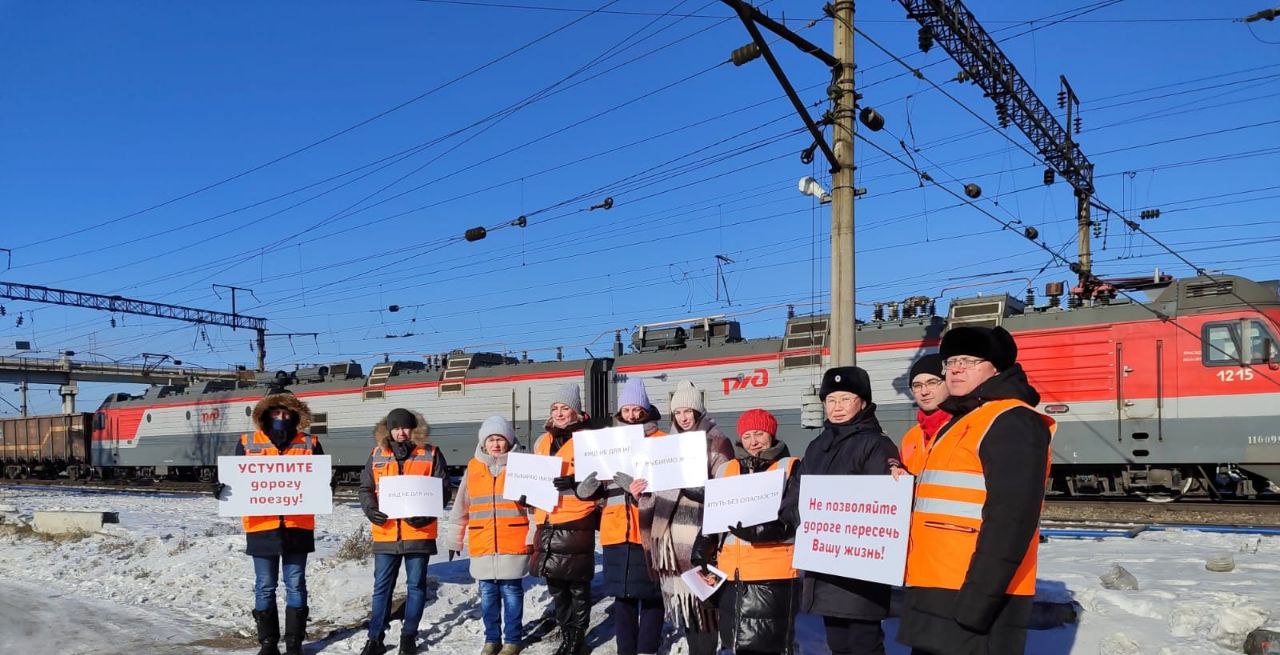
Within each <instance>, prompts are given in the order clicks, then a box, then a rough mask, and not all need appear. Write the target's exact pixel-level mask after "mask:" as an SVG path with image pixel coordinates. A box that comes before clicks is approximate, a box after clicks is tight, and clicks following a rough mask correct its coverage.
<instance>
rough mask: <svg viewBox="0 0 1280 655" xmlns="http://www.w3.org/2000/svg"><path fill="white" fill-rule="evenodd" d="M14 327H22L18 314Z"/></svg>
mask: <svg viewBox="0 0 1280 655" xmlns="http://www.w3.org/2000/svg"><path fill="white" fill-rule="evenodd" d="M14 327H22V314H18V322H17V323H14Z"/></svg>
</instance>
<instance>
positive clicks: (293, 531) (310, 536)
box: [236, 436, 324, 557]
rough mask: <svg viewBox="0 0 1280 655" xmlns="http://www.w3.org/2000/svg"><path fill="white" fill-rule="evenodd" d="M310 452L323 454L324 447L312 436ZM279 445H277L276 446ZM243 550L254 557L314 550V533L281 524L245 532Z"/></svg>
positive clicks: (238, 449) (238, 446)
mask: <svg viewBox="0 0 1280 655" xmlns="http://www.w3.org/2000/svg"><path fill="white" fill-rule="evenodd" d="M312 439H313V441H312V445H311V454H312V455H323V454H324V448H321V447H320V440H319V439H316V438H315V437H314V436H313V437H312ZM277 447H279V446H277ZM236 456H237V457H243V456H244V444H239V443H238V444H236ZM244 541H245V548H244V552H245V553H246V554H248V555H252V556H254V557H279V556H281V555H284V554H286V553H288V554H296V553H314V552H316V533H315V531H314V530H303V529H302V528H286V527H284V526H281V527H279V528H276V529H275V530H263V531H261V532H246V533H245V536H244Z"/></svg>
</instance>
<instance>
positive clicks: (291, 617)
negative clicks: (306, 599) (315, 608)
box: [284, 607, 311, 655]
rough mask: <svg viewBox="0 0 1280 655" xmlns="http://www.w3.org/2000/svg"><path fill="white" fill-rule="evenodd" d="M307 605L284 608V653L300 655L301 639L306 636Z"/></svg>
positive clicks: (308, 609)
mask: <svg viewBox="0 0 1280 655" xmlns="http://www.w3.org/2000/svg"><path fill="white" fill-rule="evenodd" d="M310 613H311V609H310V608H308V607H286V608H284V652H285V655H302V640H303V639H306V638H307V615H308V614H310Z"/></svg>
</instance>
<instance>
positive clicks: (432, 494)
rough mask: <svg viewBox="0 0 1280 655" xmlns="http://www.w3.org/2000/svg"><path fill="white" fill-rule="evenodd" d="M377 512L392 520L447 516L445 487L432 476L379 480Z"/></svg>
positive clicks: (395, 477) (408, 476)
mask: <svg viewBox="0 0 1280 655" xmlns="http://www.w3.org/2000/svg"><path fill="white" fill-rule="evenodd" d="M378 511H380V512H382V513H383V514H386V515H387V518H390V519H407V518H409V517H412V516H434V517H437V518H439V517H441V516H444V484H442V481H441V480H440V478H436V477H432V476H429V475H384V476H382V477H380V478H378Z"/></svg>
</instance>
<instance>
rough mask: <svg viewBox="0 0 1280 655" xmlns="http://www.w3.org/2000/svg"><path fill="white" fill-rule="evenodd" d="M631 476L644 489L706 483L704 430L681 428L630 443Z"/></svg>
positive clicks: (694, 485) (682, 487) (705, 434)
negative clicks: (690, 430)
mask: <svg viewBox="0 0 1280 655" xmlns="http://www.w3.org/2000/svg"><path fill="white" fill-rule="evenodd" d="M631 451H632V459H633V462H634V464H633V465H634V467H635V477H636V478H638V479H641V480H645V481H647V482H648V483H649V486H648V488H647V489H645V491H666V490H667V489H684V488H687V487H701V486H702V485H704V484H706V483H707V433H706V432H701V431H699V432H681V433H680V434H672V435H668V436H665V437H648V438H645V439H641V440H639V441H636V442H633V443H632V444H631Z"/></svg>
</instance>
